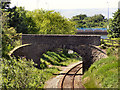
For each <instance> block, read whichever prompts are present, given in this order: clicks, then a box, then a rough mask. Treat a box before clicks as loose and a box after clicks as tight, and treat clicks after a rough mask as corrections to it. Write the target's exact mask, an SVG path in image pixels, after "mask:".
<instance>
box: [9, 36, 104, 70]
mask: <svg viewBox="0 0 120 90" xmlns="http://www.w3.org/2000/svg"><path fill="white" fill-rule="evenodd" d="M22 44H23V45H22V46H20V47H18V48H16V49H14V50H13V51H12V52H11V54H10V55H14V56H16V57H17V56H20V57H22V56H25V57H26V58H27V59H33V61H34V62H35V63H37V64H38V65H39V63H40V61H39V59H40V57H41V55H42V54H43V53H45V52H46V51H55V49H57V48H65V49H70V50H73V51H75V52H77V53H78V54H79V55H80V56H81V57H82V58H83V61H84V67H85V68H86V69H88V68H89V66H90V65H91V64H92V63H93V62H94V61H96V60H99V59H100V58H104V57H106V54H105V53H104V52H103V51H102V50H100V49H99V48H97V47H96V46H98V45H100V36H99V35H33V34H23V35H22ZM24 44H27V45H24Z"/></svg>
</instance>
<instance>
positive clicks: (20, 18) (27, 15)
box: [9, 7, 75, 34]
mask: <svg viewBox="0 0 120 90" xmlns="http://www.w3.org/2000/svg"><path fill="white" fill-rule="evenodd" d="M9 11H10V12H11V13H10V15H9V17H10V18H11V19H10V21H9V23H10V26H11V27H14V28H15V29H16V31H17V32H19V33H23V34H74V33H75V23H73V22H71V21H69V20H68V19H66V18H64V17H62V16H61V15H60V13H59V12H55V11H46V10H43V9H38V10H34V11H26V10H25V9H24V8H22V7H19V8H16V7H15V8H12V9H10V10H9Z"/></svg>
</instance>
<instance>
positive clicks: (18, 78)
mask: <svg viewBox="0 0 120 90" xmlns="http://www.w3.org/2000/svg"><path fill="white" fill-rule="evenodd" d="M33 65H34V62H33V61H32V60H28V61H27V60H26V59H25V58H23V59H18V60H16V59H15V58H11V59H9V60H7V59H3V60H2V67H3V69H2V80H3V83H2V88H41V87H43V85H44V83H45V81H46V80H47V79H48V78H50V76H51V75H52V74H53V73H54V72H56V71H58V70H55V69H51V68H50V69H49V70H47V69H41V70H40V69H37V68H35V67H34V66H33ZM48 71H49V72H48Z"/></svg>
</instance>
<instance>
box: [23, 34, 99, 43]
mask: <svg viewBox="0 0 120 90" xmlns="http://www.w3.org/2000/svg"><path fill="white" fill-rule="evenodd" d="M29 43H32V44H54V45H100V36H99V35H34V34H23V35H22V44H29Z"/></svg>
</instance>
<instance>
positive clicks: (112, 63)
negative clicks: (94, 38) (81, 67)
mask: <svg viewBox="0 0 120 90" xmlns="http://www.w3.org/2000/svg"><path fill="white" fill-rule="evenodd" d="M105 49H106V51H107V55H108V57H107V58H104V59H101V60H99V61H96V62H94V63H93V64H92V65H91V67H90V68H89V70H88V71H87V72H85V74H84V76H83V78H82V82H83V84H84V86H85V87H86V88H118V83H119V81H118V75H119V74H118V63H119V62H118V61H119V60H118V57H119V51H118V48H116V47H108V46H106V48H105Z"/></svg>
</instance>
